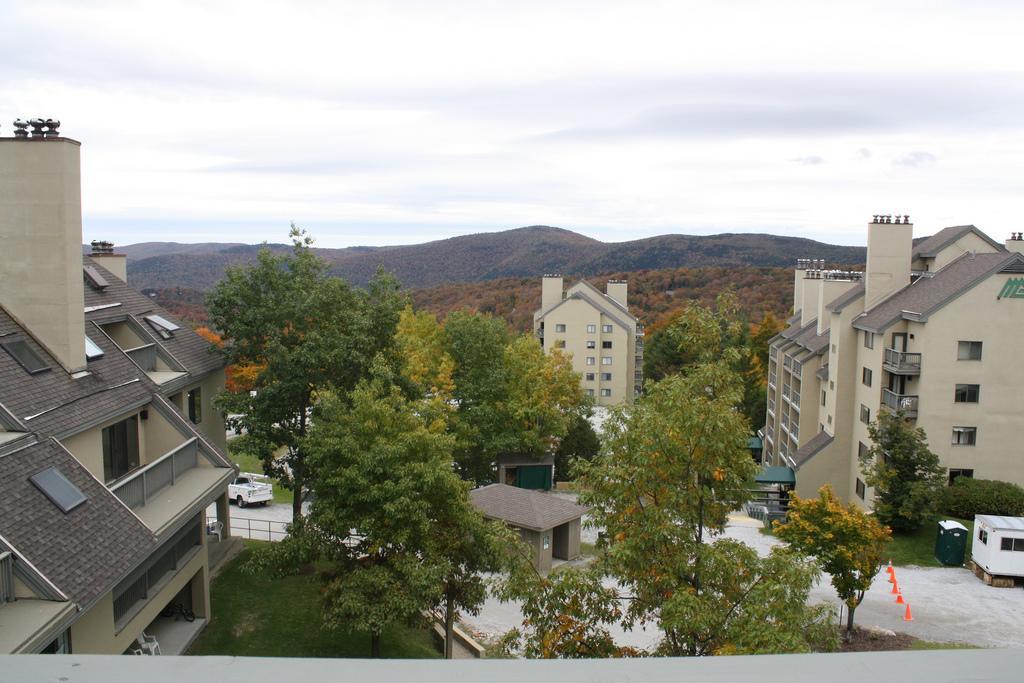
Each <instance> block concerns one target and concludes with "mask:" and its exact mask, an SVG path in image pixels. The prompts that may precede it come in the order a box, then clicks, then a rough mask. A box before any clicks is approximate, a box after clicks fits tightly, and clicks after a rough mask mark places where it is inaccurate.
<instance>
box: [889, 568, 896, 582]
mask: <svg viewBox="0 0 1024 683" xmlns="http://www.w3.org/2000/svg"><path fill="white" fill-rule="evenodd" d="M889 583H896V570H895V569H893V570H892V571H891V572H889Z"/></svg>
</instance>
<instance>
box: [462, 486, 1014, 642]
mask: <svg viewBox="0 0 1024 683" xmlns="http://www.w3.org/2000/svg"><path fill="white" fill-rule="evenodd" d="M557 495H559V496H560V497H562V496H565V497H569V496H571V494H564V493H559V494H557ZM760 528H761V522H759V521H757V520H755V519H751V518H750V517H747V516H746V515H739V514H737V515H732V516H730V519H729V525H728V526H727V528H726V532H725V535H726V536H727V537H729V538H734V539H736V540H739V541H742V542H744V543H746V544H747V545H750V546H751V547H753V548H755V549H756V550H757V551H758V553H760V554H762V555H766V554H768V552H770V550H771V548H772V546H774V545H777V544H779V543H780V541H778V540H777V539H775V538H773V537H771V536H766V535H764V534H762V533H761V532H760ZM596 536H597V533H596V530H593V529H590V530H588V529H584V539H583V540H585V541H586V540H590V539H594V538H596ZM588 537H589V538H588ZM590 542H593V541H592V540H590ZM896 579H897V580H898V581H899V584H900V588H901V590H902V592H903V597H904V599H905V600H906V601H907V602H908V603H909V604H910V607H911V611H912V613H913V621H909V622H907V621H904V620H903V616H904V609H905V608H904V606H903V605H897V604H895V602H894V600H895V596H893V595H891V594H890V592H889V591H890V590H891V585H890V584H889V582H888V576H887V575H886V574H885V573H884V572H882V573H880V574H879V575H878V577H876V578H875V582H874V584H873V585H872V587H871V589H870V590H869V591H868V592H867V594H866V595H865V596H864V601H863V602H862V603H861V605H860V607H858V608H857V614H856V616H855V622H856V623H857V625H859V626H862V627H876V628H882V629H888V630H891V631H899V632H902V633H908V634H910V635H912V636H915V637H917V638H921V639H924V640H930V641H935V642H941V643H966V644H970V645H975V646H979V647H1024V590H1021V589H1020V588H992V587H990V586H986V585H985V584H984V583H983V582H982V581H980V580H979V579H977V578H976V577H975V576H974V574H973V573H972V572H971V571H969V570H967V569H962V568H961V569H954V568H938V567H936V568H932V567H897V568H896ZM606 585H609V586H614V585H615V584H614V582H608V583H607V584H606ZM810 602H828V603H831V604H832V605H834V606H835V607H836V609H837V610H838V608H839V605H840V600H839V598H838V596H836V593H835V591H834V590H833V588H832V585H831V583H830V580H829V577H828V576H827V575H822V578H821V580H820V581H819V582H818V584H817V585H816V586H815V587H814V588H812V589H811V594H810ZM463 622H464V623H465V624H466V625H467V626H468V627H469V628H470V629H471V630H473V631H474V632H476V633H478V634H480V635H481V636H483V637H484V638H485V639H489V638H493V637H497V636H500V635H501V634H502V633H504V632H505V631H507V630H508V629H510V628H513V627H517V626H520V624H521V622H522V613H521V612H520V611H519V608H518V606H517V605H515V604H508V603H501V602H498V601H497V600H495V599H493V598H488V600H487V602H486V603H485V604H484V607H483V609H482V610H481V612H480V614H479V615H477V616H474V617H464V618H463ZM612 634H613V635H614V637H615V640H616V642H618V643H619V644H621V645H632V646H635V647H641V648H651V647H653V646H654V645H655V644H656V643H657V641H658V638H659V637H660V633H659V631H658V630H657V628H655V627H649V628H648V629H647V630H633V631H626V630H624V629H623V628H621V627H617V628H615V629H612Z"/></svg>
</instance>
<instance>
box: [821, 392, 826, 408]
mask: <svg viewBox="0 0 1024 683" xmlns="http://www.w3.org/2000/svg"><path fill="white" fill-rule="evenodd" d="M821 405H825V390H824V389H822V391H821Z"/></svg>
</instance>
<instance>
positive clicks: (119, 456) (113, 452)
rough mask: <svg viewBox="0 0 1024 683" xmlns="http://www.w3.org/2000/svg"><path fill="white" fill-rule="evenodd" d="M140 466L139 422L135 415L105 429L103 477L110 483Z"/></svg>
mask: <svg viewBox="0 0 1024 683" xmlns="http://www.w3.org/2000/svg"><path fill="white" fill-rule="evenodd" d="M138 466H139V422H138V418H137V417H136V416H134V415H132V416H131V417H129V418H128V419H127V420H121V421H120V422H118V423H117V424H112V425H110V426H109V427H105V428H104V429H103V477H104V479H105V481H107V482H108V483H109V482H111V481H114V480H115V479H119V478H121V477H123V476H124V475H126V474H127V473H129V472H131V471H132V470H133V469H135V468H136V467H138Z"/></svg>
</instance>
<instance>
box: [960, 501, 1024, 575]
mask: <svg viewBox="0 0 1024 683" xmlns="http://www.w3.org/2000/svg"><path fill="white" fill-rule="evenodd" d="M971 560H973V561H974V563H975V564H976V565H977V566H978V567H980V568H981V569H983V570H984V571H985V572H986V573H987V574H990V575H993V576H1013V577H1018V578H1020V577H1024V517H1003V516H1000V515H975V516H974V540H973V542H972V544H971ZM1009 585H1012V583H1011V584H1009Z"/></svg>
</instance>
